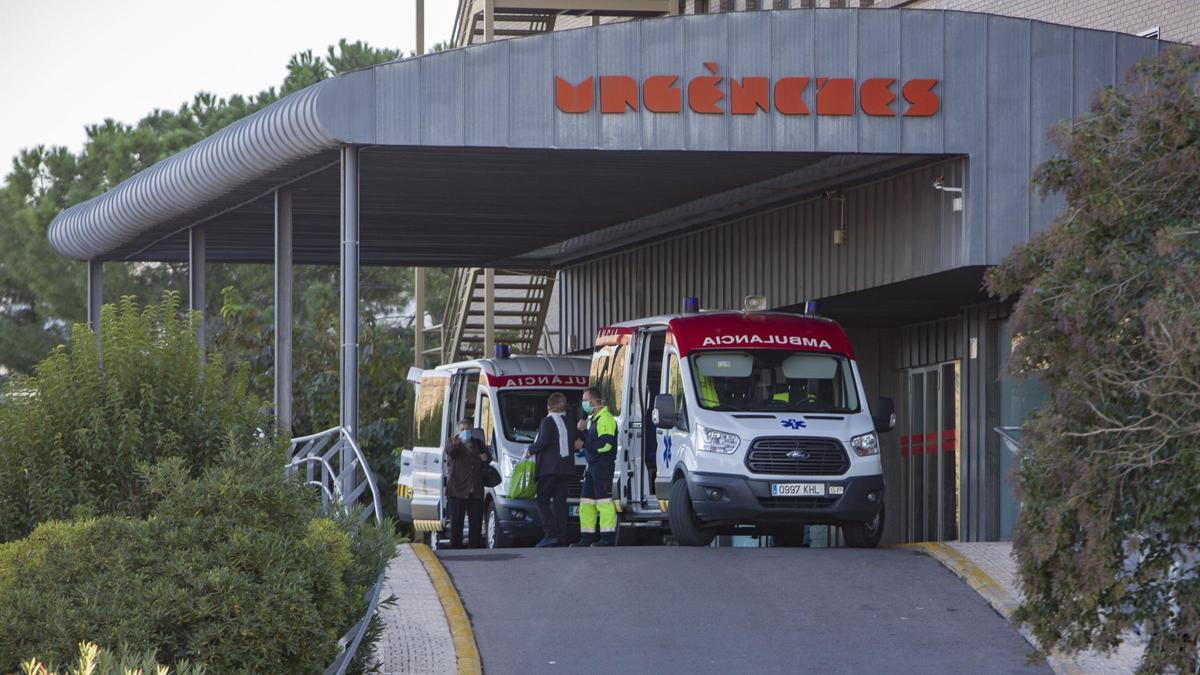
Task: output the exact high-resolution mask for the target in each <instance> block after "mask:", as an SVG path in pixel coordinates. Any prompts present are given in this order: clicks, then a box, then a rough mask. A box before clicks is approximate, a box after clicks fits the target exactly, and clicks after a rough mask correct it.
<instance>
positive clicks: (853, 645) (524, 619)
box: [439, 547, 1050, 675]
mask: <svg viewBox="0 0 1200 675" xmlns="http://www.w3.org/2000/svg"><path fill="white" fill-rule="evenodd" d="M439 557H440V558H441V559H442V562H443V563H444V564H445V566H446V569H447V570H448V571H449V572H450V575H451V577H452V578H453V580H454V584H455V586H456V587H457V588H458V591H459V594H460V595H461V596H462V600H463V603H464V605H465V606H466V609H467V612H468V613H469V614H470V616H471V623H472V626H473V627H474V630H475V637H476V641H477V642H478V645H479V651H480V654H481V656H482V658H483V666H484V670H485V672H487V673H729V672H753V673H802V672H811V673H922V674H926V673H970V674H971V675H982V674H984V673H1046V672H1050V669H1049V667H1048V666H1046V665H1045V663H1044V662H1041V663H1038V664H1035V665H1030V664H1028V663H1027V660H1026V659H1027V655H1028V654H1029V653H1030V651H1031V649H1030V647H1029V645H1028V643H1026V642H1025V640H1024V639H1022V638H1021V636H1020V635H1019V634H1018V633H1017V632H1016V630H1014V629H1013V628H1012V627H1011V626H1010V625H1009V624H1008V622H1007V621H1005V620H1004V619H1003V618H1002V617H1001V616H1000V615H998V614H997V613H996V612H995V611H993V610H992V609H991V608H990V607H989V606H988V605H987V603H986V602H984V600H983V599H982V598H980V597H979V596H978V595H977V594H976V593H975V592H974V591H972V590H971V589H970V588H969V587H968V586H967V585H966V584H965V583H963V582H962V581H961V580H960V579H958V578H957V577H955V576H954V575H953V574H951V573H950V572H949V571H948V570H946V569H945V568H943V567H942V566H941V564H940V563H938V562H937V561H936V560H934V559H932V558H930V557H928V556H926V555H924V554H923V553H918V552H916V551H913V550H909V549H877V550H860V549H785V548H762V549H758V548H680V547H645V548H612V549H536V550H535V549H515V550H498V551H439Z"/></svg>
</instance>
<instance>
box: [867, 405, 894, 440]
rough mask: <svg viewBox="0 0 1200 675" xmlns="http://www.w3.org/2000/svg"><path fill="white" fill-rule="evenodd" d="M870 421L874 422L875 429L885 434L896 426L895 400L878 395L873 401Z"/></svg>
mask: <svg viewBox="0 0 1200 675" xmlns="http://www.w3.org/2000/svg"><path fill="white" fill-rule="evenodd" d="M872 412H873V413H874V414H873V415H871V421H873V422H875V431H877V432H879V433H881V434H886V433H887V432H889V431H891V430H892V429H895V428H896V402H895V401H893V400H892V399H890V398H888V397H886V396H880V397H879V400H878V401H876V402H875V409H874V410H872Z"/></svg>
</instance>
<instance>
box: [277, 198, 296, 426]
mask: <svg viewBox="0 0 1200 675" xmlns="http://www.w3.org/2000/svg"><path fill="white" fill-rule="evenodd" d="M275 424H276V427H277V428H278V429H279V430H280V431H282V432H283V433H284V434H286V435H287V437H288V438H291V437H292V191H291V190H276V191H275Z"/></svg>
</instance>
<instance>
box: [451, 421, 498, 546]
mask: <svg viewBox="0 0 1200 675" xmlns="http://www.w3.org/2000/svg"><path fill="white" fill-rule="evenodd" d="M471 426H472V425H471V420H462V421H461V422H459V423H458V434H456V435H454V436H451V437H450V438H449V439H448V440H447V441H446V447H445V449H444V450H443V453H444V454H445V456H446V505H447V507H448V508H449V511H450V548H463V540H462V539H463V520H464V519H465V520H466V521H467V529H468V534H467V542H468V544H469V545H470V547H471V548H483V533H482V530H481V526H482V521H483V499H484V496H485V495H486V494H487V492H486V491H485V489H484V487H483V467H484V465H486V464H488V463H490V462H491V461H492V456H491V454H490V453H489V452H488V451H487V448H485V447H483V442H482V441H480V440H479V439H478V438H475V437H474V436H472V435H471Z"/></svg>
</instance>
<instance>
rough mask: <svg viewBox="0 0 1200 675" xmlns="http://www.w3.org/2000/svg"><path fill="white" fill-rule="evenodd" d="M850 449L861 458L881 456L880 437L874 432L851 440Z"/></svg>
mask: <svg viewBox="0 0 1200 675" xmlns="http://www.w3.org/2000/svg"><path fill="white" fill-rule="evenodd" d="M850 447H851V448H853V449H854V454H856V455H858V456H859V457H870V456H871V455H878V454H879V435H878V434H876V433H875V432H874V431H872V432H871V433H869V434H862V435H861V436H855V437H854V438H851V439H850Z"/></svg>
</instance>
